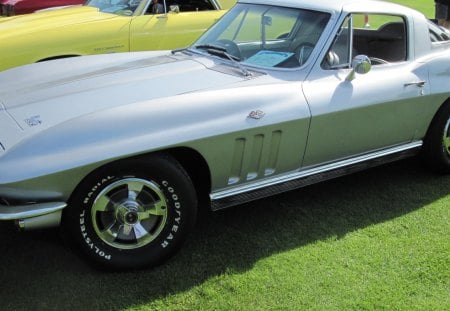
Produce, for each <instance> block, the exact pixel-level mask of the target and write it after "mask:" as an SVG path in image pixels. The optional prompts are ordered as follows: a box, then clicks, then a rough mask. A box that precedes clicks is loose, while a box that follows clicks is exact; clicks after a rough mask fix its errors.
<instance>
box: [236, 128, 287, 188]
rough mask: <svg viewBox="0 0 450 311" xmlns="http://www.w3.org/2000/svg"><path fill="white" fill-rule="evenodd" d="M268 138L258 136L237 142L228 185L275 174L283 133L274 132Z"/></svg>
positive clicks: (262, 135) (239, 139)
mask: <svg viewBox="0 0 450 311" xmlns="http://www.w3.org/2000/svg"><path fill="white" fill-rule="evenodd" d="M267 136H268V137H267ZM267 136H266V135H264V134H256V135H254V136H252V137H248V138H237V139H236V140H235V142H234V150H233V159H232V164H231V171H230V175H229V178H228V185H233V184H237V183H239V182H244V181H250V180H253V179H256V178H258V177H262V176H270V175H272V174H274V173H275V171H276V168H277V163H278V153H279V149H280V144H281V137H282V132H281V131H274V132H272V133H271V135H267Z"/></svg>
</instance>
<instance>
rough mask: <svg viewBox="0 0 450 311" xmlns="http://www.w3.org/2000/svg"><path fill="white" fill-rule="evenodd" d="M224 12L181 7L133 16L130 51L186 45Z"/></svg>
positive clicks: (164, 48) (165, 48)
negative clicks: (169, 10) (176, 9)
mask: <svg viewBox="0 0 450 311" xmlns="http://www.w3.org/2000/svg"><path fill="white" fill-rule="evenodd" d="M224 12H225V11H223V10H210V11H187V12H183V11H180V12H169V13H167V14H147V15H141V16H136V17H135V18H133V21H132V23H131V26H130V46H131V51H144V50H167V49H174V48H180V47H185V46H188V45H190V44H191V43H192V42H193V41H194V40H195V39H197V38H198V37H199V36H200V35H201V34H202V33H203V32H204V31H205V30H206V29H207V28H209V27H210V26H211V25H212V24H213V23H215V22H216V21H217V20H218V19H219V18H220V17H221V16H222V15H223V13H224Z"/></svg>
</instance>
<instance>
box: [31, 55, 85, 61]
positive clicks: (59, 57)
mask: <svg viewBox="0 0 450 311" xmlns="http://www.w3.org/2000/svg"><path fill="white" fill-rule="evenodd" d="M78 56H80V55H58V56H52V57H48V58H44V59H40V60H38V61H37V62H36V63H41V62H46V61H49V60H55V59H62V58H69V57H78Z"/></svg>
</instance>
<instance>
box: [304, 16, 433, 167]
mask: <svg viewBox="0 0 450 311" xmlns="http://www.w3.org/2000/svg"><path fill="white" fill-rule="evenodd" d="M369 20H370V21H373V23H374V24H375V25H374V26H370V25H368V21H369ZM358 21H359V24H360V25H361V24H362V23H364V24H362V25H361V26H360V27H359V28H358V27H357V24H358ZM385 24H386V25H389V26H385ZM394 24H395V26H392V25H394ZM410 26H412V25H407V22H406V19H405V18H403V17H399V16H392V17H387V16H381V17H379V16H373V19H368V17H367V16H366V15H363V14H356V15H354V16H349V17H348V18H347V19H346V20H345V21H344V23H343V24H342V26H341V29H340V31H339V32H338V35H337V36H336V38H335V40H334V42H333V44H332V45H331V48H330V50H329V51H328V52H327V56H326V58H325V59H324V60H323V61H322V63H321V64H317V66H316V68H317V70H313V71H312V72H311V74H310V75H309V77H308V79H307V81H306V82H305V83H304V85H303V91H304V94H305V96H306V98H307V100H308V103H309V105H310V109H311V115H312V119H311V127H310V133H309V138H308V146H307V149H306V153H305V158H304V163H303V166H304V167H308V166H313V165H318V164H321V163H327V162H332V161H335V160H338V159H345V158H350V157H353V156H357V155H361V154H364V153H369V152H372V151H376V150H381V149H383V148H387V147H390V146H397V145H401V144H407V143H409V142H411V141H412V140H414V139H415V132H416V129H417V124H419V123H420V122H417V120H418V119H420V116H421V111H423V109H424V107H425V105H426V104H427V96H426V95H427V94H429V83H428V81H427V79H428V78H427V76H428V75H427V68H426V66H425V65H424V64H422V63H419V62H415V61H414V60H413V59H412V58H413V54H412V52H411V53H409V52H408V45H407V44H408V43H409V40H407V37H406V36H407V33H408V32H411V31H412V30H411V29H410ZM388 28H396V29H397V31H398V32H399V33H391V32H388V33H387V34H386V33H384V32H386V30H392V29H388ZM402 30H403V33H401V32H402ZM349 38H351V39H349ZM391 39H392V40H391ZM396 40H397V41H396ZM377 44H378V45H379V46H378V47H377V46H376V45H377ZM358 49H359V51H358ZM352 54H353V55H352ZM355 54H364V55H367V56H369V57H370V59H371V60H372V63H373V64H372V68H371V70H370V71H369V72H368V73H367V74H364V75H362V74H356V75H355V77H354V78H353V79H352V76H351V69H350V68H349V63H350V61H349V59H351V57H353V56H354V55H355ZM394 54H395V55H394ZM385 61H386V62H385Z"/></svg>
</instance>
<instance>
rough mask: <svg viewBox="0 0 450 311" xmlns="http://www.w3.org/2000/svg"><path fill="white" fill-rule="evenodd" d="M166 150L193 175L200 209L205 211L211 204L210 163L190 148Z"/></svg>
mask: <svg viewBox="0 0 450 311" xmlns="http://www.w3.org/2000/svg"><path fill="white" fill-rule="evenodd" d="M166 152H167V153H169V154H170V155H171V156H172V157H174V158H175V159H176V160H177V161H178V162H179V163H180V164H181V166H182V167H183V168H184V169H185V170H186V172H187V173H188V175H189V176H190V177H191V179H192V182H193V183H194V187H195V189H196V191H197V198H198V202H199V210H200V211H201V212H205V211H206V210H207V209H209V208H210V205H211V202H210V198H209V193H210V192H211V172H210V169H209V166H208V163H207V162H206V160H205V159H204V157H203V156H202V155H201V154H200V153H198V152H197V151H196V150H193V149H190V148H186V147H180V148H173V149H169V150H166Z"/></svg>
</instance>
